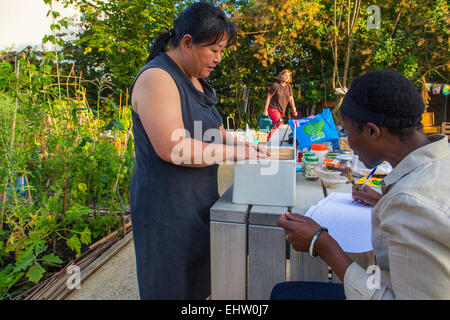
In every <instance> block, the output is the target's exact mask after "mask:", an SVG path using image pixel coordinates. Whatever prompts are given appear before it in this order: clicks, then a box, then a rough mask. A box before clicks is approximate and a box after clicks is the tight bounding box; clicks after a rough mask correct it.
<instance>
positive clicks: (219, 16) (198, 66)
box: [130, 2, 267, 299]
mask: <svg viewBox="0 0 450 320" xmlns="http://www.w3.org/2000/svg"><path fill="white" fill-rule="evenodd" d="M235 36H236V30H235V28H234V26H233V25H232V24H231V23H230V22H228V21H227V20H226V18H225V14H224V12H223V11H222V10H221V9H219V8H217V7H214V6H212V5H210V4H207V3H201V2H200V3H195V4H193V5H190V6H188V7H187V8H186V9H185V10H184V11H183V12H182V13H181V14H180V16H179V17H178V18H177V19H176V20H174V27H173V29H171V30H170V31H169V32H167V33H163V34H161V35H159V36H158V37H157V38H156V39H155V42H154V44H153V46H152V50H151V52H150V56H149V58H148V60H147V64H146V65H145V66H144V67H143V68H142V70H141V71H140V72H139V73H138V75H137V76H136V79H135V81H134V83H133V87H132V96H131V104H132V106H133V111H132V118H133V133H134V143H135V153H136V163H135V168H134V172H133V176H132V179H131V187H130V205H131V217H132V223H133V237H134V245H135V251H136V265H137V277H138V284H139V292H140V297H141V299H205V298H207V297H208V296H209V295H210V292H211V284H210V274H211V271H210V238H209V237H210V234H209V214H210V208H211V206H212V205H213V204H214V203H215V202H216V201H217V199H218V198H219V194H218V188H217V169H218V163H220V162H222V161H224V160H226V159H229V160H237V159H248V158H258V157H262V158H264V157H266V155H267V154H266V153H265V150H261V152H260V151H259V149H258V148H257V147H256V145H253V144H249V143H246V144H245V145H244V144H243V143H241V142H237V141H236V139H235V138H234V137H232V136H231V135H227V134H226V131H225V130H224V129H223V126H222V117H221V115H220V114H219V112H218V111H217V110H216V108H215V105H216V103H217V99H216V96H215V94H214V91H213V89H212V88H211V87H210V85H209V84H208V83H207V82H206V80H204V78H207V77H208V76H209V74H210V73H211V71H212V70H213V69H214V67H215V66H216V65H217V64H218V63H219V62H220V60H221V57H222V53H223V51H224V50H225V49H226V47H227V46H228V44H229V43H230V42H232V41H233V40H234V38H235ZM169 41H170V47H169V49H167V51H164V48H165V47H166V45H167V43H168V42H169ZM238 145H240V146H238ZM238 147H241V148H242V150H243V151H244V152H243V153H242V154H241V153H237V152H236V149H237V148H238Z"/></svg>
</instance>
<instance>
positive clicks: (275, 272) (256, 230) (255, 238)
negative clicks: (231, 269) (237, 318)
mask: <svg viewBox="0 0 450 320" xmlns="http://www.w3.org/2000/svg"><path fill="white" fill-rule="evenodd" d="M248 233H249V234H248V236H249V240H248V241H249V266H248V269H249V276H248V277H249V284H248V299H250V300H253V299H256V300H267V299H269V298H270V292H271V291H272V288H273V287H274V286H275V284H277V283H279V282H283V281H285V280H286V240H285V233H284V230H283V229H282V228H279V227H269V226H257V225H249V230H248Z"/></svg>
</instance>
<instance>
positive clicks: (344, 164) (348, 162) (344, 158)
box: [336, 154, 352, 169]
mask: <svg viewBox="0 0 450 320" xmlns="http://www.w3.org/2000/svg"><path fill="white" fill-rule="evenodd" d="M336 160H339V168H341V169H346V168H350V169H351V168H352V157H351V156H349V155H345V154H343V155H340V156H337V157H336Z"/></svg>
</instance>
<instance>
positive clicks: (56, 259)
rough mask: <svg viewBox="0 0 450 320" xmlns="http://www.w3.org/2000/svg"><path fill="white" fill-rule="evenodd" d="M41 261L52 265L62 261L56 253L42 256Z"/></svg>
mask: <svg viewBox="0 0 450 320" xmlns="http://www.w3.org/2000/svg"><path fill="white" fill-rule="evenodd" d="M42 262H43V263H45V264H49V265H52V266H54V265H56V264H60V263H62V262H63V261H62V260H61V259H60V258H59V257H58V256H57V255H55V254H53V253H50V254H47V255H45V256H43V257H42Z"/></svg>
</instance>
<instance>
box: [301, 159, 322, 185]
mask: <svg viewBox="0 0 450 320" xmlns="http://www.w3.org/2000/svg"><path fill="white" fill-rule="evenodd" d="M317 168H319V158H313V157H306V158H305V167H304V171H305V178H306V179H310V180H315V179H317V178H319V175H318V173H317Z"/></svg>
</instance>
